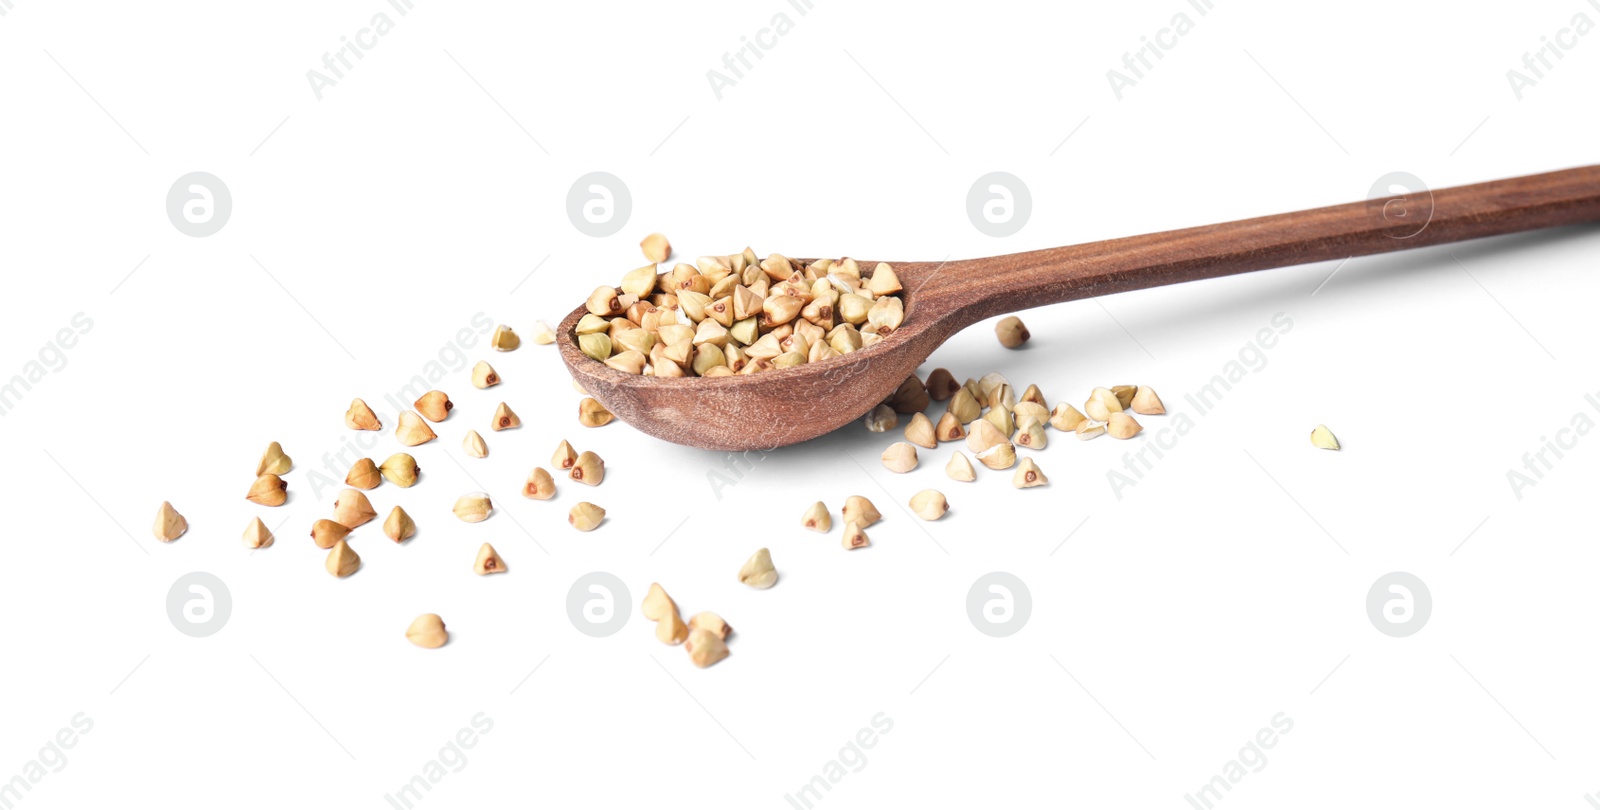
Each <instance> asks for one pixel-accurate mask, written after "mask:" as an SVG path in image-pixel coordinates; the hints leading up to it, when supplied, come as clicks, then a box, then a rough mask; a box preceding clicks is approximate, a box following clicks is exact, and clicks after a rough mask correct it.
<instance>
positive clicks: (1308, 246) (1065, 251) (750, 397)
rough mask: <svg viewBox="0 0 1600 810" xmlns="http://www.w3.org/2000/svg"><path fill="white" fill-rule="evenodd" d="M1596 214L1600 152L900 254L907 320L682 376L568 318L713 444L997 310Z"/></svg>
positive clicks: (832, 393)
mask: <svg viewBox="0 0 1600 810" xmlns="http://www.w3.org/2000/svg"><path fill="white" fill-rule="evenodd" d="M1596 220H1600V167H1595V166H1590V167H1584V168H1578V169H1568V170H1565V171H1559V172H1550V173H1547V174H1539V175H1530V176H1526V177H1516V178H1511V179H1507V180H1496V181H1493V182H1489V183H1479V184H1476V185H1470V186H1458V187H1455V188H1448V189H1440V190H1437V191H1431V192H1430V191H1427V190H1423V191H1420V192H1408V193H1407V194H1405V195H1391V196H1388V197H1380V198H1375V199H1371V200H1366V201H1363V202H1355V203H1348V204H1345V205H1337V206H1331V207H1328V208H1316V209H1311V210H1308V211H1299V212H1295V213H1291V214H1278V215H1275V216H1268V217H1258V218H1255V219H1244V220H1237V221H1234V222H1227V223H1222V224H1219V225H1206V226H1201V227H1198V228H1188V229H1184V230H1177V231H1166V232H1163V233H1156V234H1149V235H1145V236H1134V237H1127V238H1123V239H1113V240H1109V241H1104V242H1094V243H1089V244H1083V245H1075V246H1070V247H1060V248H1051V249H1048V250H1038V251H1033V252H1029V253H1016V254H1011V255H1008V256H995V257H990V258H984V259H970V260H963V261H953V262H889V264H890V265H892V266H893V267H894V269H895V273H896V274H897V275H898V276H899V277H900V282H901V285H902V286H903V287H904V291H903V292H902V293H901V295H902V297H903V300H904V304H905V321H904V323H902V325H901V326H900V328H898V329H896V330H895V331H894V332H893V333H891V334H889V335H888V336H886V337H884V338H883V339H882V340H880V341H878V342H877V343H876V344H874V345H873V346H871V347H868V348H865V349H861V350H858V351H855V352H851V353H849V354H847V355H844V356H841V357H836V358H833V359H830V360H825V361H822V362H818V363H803V364H801V365H798V366H794V367H791V368H785V369H775V370H772V371H766V372H762V373H759V374H748V375H745V374H740V375H734V376H726V377H715V378H700V377H670V378H668V377H654V376H645V375H641V374H629V373H627V372H623V371H618V370H617V369H613V368H611V367H610V366H607V365H606V364H604V363H601V362H598V361H595V360H594V359H592V358H590V357H588V356H587V355H585V354H584V353H583V351H582V350H581V349H579V348H578V343H577V324H578V320H579V319H580V318H582V317H583V315H584V313H585V312H586V311H587V310H586V309H585V308H584V307H582V306H580V307H578V308H577V309H575V310H573V311H572V313H571V314H570V315H568V316H567V317H566V318H565V319H564V320H563V321H562V322H561V325H560V326H559V327H558V328H557V329H556V343H557V345H558V346H559V348H560V351H561V359H562V360H563V361H564V362H565V363H566V364H567V368H568V369H569V370H570V371H571V372H572V376H573V379H574V380H576V381H577V383H578V385H579V386H581V387H582V388H583V390H584V391H586V392H588V394H589V395H590V396H592V397H594V398H595V399H596V400H598V401H599V402H600V404H602V405H604V406H605V407H606V409H607V410H609V411H611V412H612V413H613V414H615V415H616V416H617V417H618V418H620V419H622V420H623V421H624V422H627V423H628V424H630V425H633V426H634V427H636V428H638V429H639V430H642V431H644V432H645V433H648V434H650V435H652V436H655V437H657V438H661V439H665V440H667V441H669V442H673V443H676V444H684V445H690V446H694V447H702V448H706V449H710V450H757V449H759V450H769V449H772V448H776V447H783V446H785V445H790V444H795V443H798V442H803V441H806V440H807V439H812V438H816V437H817V436H821V435H823V434H825V433H828V432H830V431H832V430H835V429H837V428H839V427H841V426H843V425H846V424H848V423H850V422H851V421H853V420H856V419H858V418H860V417H861V416H863V415H865V414H866V413H867V412H868V411H870V410H871V409H872V408H873V407H874V406H876V405H877V404H878V403H880V402H882V401H883V400H884V399H885V398H887V397H888V396H889V395H890V394H892V393H894V391H895V389H896V388H898V387H899V386H900V384H901V383H902V382H904V381H905V379H906V378H907V377H909V376H911V375H912V374H914V373H915V372H916V369H917V367H918V366H920V365H922V363H923V361H925V360H927V359H928V357H929V356H930V355H931V354H933V352H934V350H935V349H937V348H938V347H939V346H940V344H942V343H944V342H945V341H946V340H947V339H949V338H950V336H951V335H954V334H955V333H956V332H958V331H960V330H961V329H963V328H965V327H967V326H970V325H972V324H973V323H976V322H978V321H980V320H983V319H984V318H989V317H993V316H995V315H1000V314H1004V313H1007V312H1015V311H1018V310H1023V309H1029V308H1032V307H1040V306H1045V305H1047V304H1055V303H1060V302H1063V301H1071V300H1075V299H1079V298H1088V297H1094V296H1099V295H1110V294H1113V293H1119V292H1127V291H1129V290H1138V289H1145V288H1149V287H1158V286H1162V285H1166V284H1176V283H1179V282H1185V281H1196V280H1200V279H1206V278H1215V277H1219V276H1226V275H1232V274H1235V273H1244V272H1249V271H1253V270H1264V269H1268V268H1274V267H1285V266H1289V265H1295V264H1305V263H1309V262H1318V261H1330V260H1340V259H1346V258H1349V257H1352V256H1363V255H1370V254H1374V253H1385V252H1389V251H1396V250H1403V249H1407V248H1414V247H1424V246H1427V245H1437V244H1444V243H1448V242H1458V241H1462V240H1465V239H1476V238H1481V237H1488V236H1498V235H1501V234H1507V233H1515V232H1519V231H1529V230H1535V229H1538V228H1550V227H1557V226H1562V225H1575V224H1579V223H1584V222H1592V221H1596ZM861 264H862V266H864V267H871V266H874V265H875V264H876V263H875V262H861Z"/></svg>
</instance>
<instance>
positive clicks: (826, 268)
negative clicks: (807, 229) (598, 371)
mask: <svg viewBox="0 0 1600 810" xmlns="http://www.w3.org/2000/svg"><path fill="white" fill-rule="evenodd" d="M652 240H654V241H652ZM641 248H643V250H644V253H645V257H646V258H647V259H649V260H650V261H651V263H650V264H647V265H644V266H643V267H639V268H637V269H635V270H632V271H630V272H628V273H626V274H624V275H623V277H622V281H621V283H620V284H619V285H617V286H614V287H613V286H610V285H607V286H602V287H597V288H595V291H594V292H593V293H591V294H590V295H589V299H588V301H586V302H585V307H586V308H587V309H588V313H587V314H586V315H584V316H583V318H582V319H580V320H579V321H578V327H577V333H578V347H579V348H580V349H582V350H583V353H584V354H586V355H588V356H589V357H591V358H593V359H595V360H597V361H600V362H602V363H605V364H606V365H608V366H610V367H612V368H614V369H617V370H619V371H625V372H628V373H630V374H645V375H652V376H656V377H726V376H730V375H734V374H758V373H760V372H763V371H771V370H772V369H779V368H789V367H792V366H798V365H802V364H805V363H819V362H824V361H827V360H831V359H833V358H836V357H838V356H840V355H843V354H849V353H850V352H853V351H856V350H857V349H861V348H864V347H867V346H871V345H872V344H874V343H876V342H878V341H879V340H882V339H883V338H884V337H887V336H888V335H889V334H890V333H891V332H893V331H894V330H895V329H898V328H900V324H901V323H902V322H904V320H905V305H904V304H903V302H902V301H901V300H900V297H899V296H898V295H896V293H899V292H900V291H901V286H900V279H899V277H898V276H896V275H895V272H894V268H892V267H890V266H889V265H887V264H884V263H882V262H879V263H878V264H877V265H875V266H874V267H872V268H871V269H870V270H866V269H864V268H862V267H861V266H860V265H859V264H857V263H856V261H855V260H854V259H848V258H845V259H818V260H816V261H814V262H811V263H809V264H803V263H801V262H798V261H795V260H793V259H790V258H787V257H785V256H782V255H780V254H777V253H773V254H771V255H769V256H767V257H766V258H765V259H762V258H759V257H757V256H756V253H755V251H753V250H751V249H750V248H745V249H744V251H743V252H742V253H733V254H729V255H726V256H701V257H700V258H698V259H696V260H695V263H694V264H692V265H691V264H685V263H681V262H680V263H678V264H676V265H674V266H673V267H672V269H671V270H668V271H664V272H663V271H662V270H661V264H662V263H663V262H665V261H666V259H667V257H668V256H669V255H670V254H671V245H670V244H668V243H667V241H666V237H664V236H661V235H660V234H651V236H650V237H649V238H647V239H646V240H645V242H644V244H642V245H641Z"/></svg>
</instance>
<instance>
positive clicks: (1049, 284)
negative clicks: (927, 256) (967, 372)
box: [916, 166, 1600, 326]
mask: <svg viewBox="0 0 1600 810" xmlns="http://www.w3.org/2000/svg"><path fill="white" fill-rule="evenodd" d="M1596 220H1600V166H1586V167H1583V168H1577V169H1567V170H1565V171H1559V172H1550V173H1548V174H1535V175H1528V176H1526V177H1513V178H1509V179H1506V180H1495V181H1493V182H1489V183H1477V184H1474V185H1470V186H1456V187H1454V188H1446V189H1439V190H1437V191H1432V192H1428V191H1422V192H1416V193H1410V192H1408V193H1407V194H1404V195H1397V196H1391V197H1383V198H1379V199H1374V200H1366V201H1362V202H1354V203H1349V204H1346V205H1336V206H1332V207H1328V208H1313V209H1311V210H1308V211H1296V212H1294V213H1290V214H1277V215H1274V216H1268V217H1257V218H1255V219H1242V220H1238V221H1235V222H1225V223H1222V224H1219V225H1206V226H1202V227H1198V228H1186V229H1183V230H1177V231H1166V232H1163V233H1154V234H1147V235H1144V236H1133V237H1127V238H1123V239H1113V240H1109V241H1105V242H1094V243H1090V244H1084V245H1074V246H1070V247H1060V248H1051V249H1049V250H1037V251H1033V252H1030V253H1016V254H1012V255H1009V256H996V257H993V258H987V259H975V260H972V261H963V262H951V263H950V264H949V265H947V266H945V267H944V268H943V269H942V270H939V271H935V272H934V273H933V274H932V275H930V276H929V277H928V279H927V281H926V282H924V284H925V286H926V289H925V290H921V291H920V292H919V294H918V295H917V299H918V300H917V301H916V304H918V305H920V306H924V307H928V308H929V309H933V310H943V311H944V312H946V313H948V315H949V318H950V320H951V321H953V322H957V323H959V324H960V325H963V326H964V325H966V324H970V323H973V322H975V321H978V320H982V319H983V318H987V317H992V316H994V315H1000V314H1003V313H1007V312H1013V311H1016V310H1019V309H1028V308H1031V307H1038V306H1044V305H1046V304H1054V303H1059V302H1061V301H1071V300H1074V299H1078V298H1088V297H1093V296H1100V295H1109V294H1112V293H1119V292H1126V291H1129V290H1140V289H1145V288H1147V287H1159V286H1162V285H1166V284H1176V283H1178V282H1181V281H1195V280H1198V279H1206V278H1216V277H1218V276H1227V275H1233V274H1235V273H1246V272H1250V271H1252V270H1265V269H1267V268H1272V267H1285V266H1288V265H1295V264H1305V263H1308V262H1318V261H1332V260H1338V259H1345V258H1349V257H1352V256H1366V255H1369V254H1373V253H1387V252H1389V251H1393V250H1405V249H1407V248H1414V247H1423V246H1426V245H1438V244H1444V243H1447V242H1459V241H1462V240H1465V239H1477V238H1479V237H1485V236H1498V235H1500V234H1508V233H1516V232H1519V231H1531V230H1536V229H1539V228H1552V227H1557V226H1561V225H1575V224H1578V223H1584V222H1593V221H1596ZM940 299H942V300H940Z"/></svg>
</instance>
